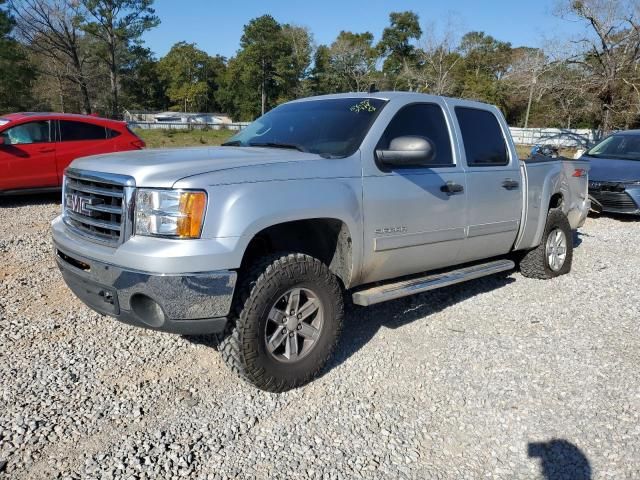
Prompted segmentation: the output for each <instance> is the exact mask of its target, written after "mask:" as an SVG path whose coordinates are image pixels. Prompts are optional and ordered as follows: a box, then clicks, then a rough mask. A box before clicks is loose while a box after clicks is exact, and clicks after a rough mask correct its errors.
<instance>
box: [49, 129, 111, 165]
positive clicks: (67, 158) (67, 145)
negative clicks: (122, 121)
mask: <svg viewBox="0 0 640 480" xmlns="http://www.w3.org/2000/svg"><path fill="white" fill-rule="evenodd" d="M58 132H59V134H58V144H57V149H56V150H57V154H56V162H57V164H58V172H59V175H60V177H62V174H63V172H64V169H65V168H67V167H68V166H69V164H70V163H71V162H72V161H74V160H75V159H76V158H80V157H86V156H88V155H97V154H100V153H111V152H112V151H113V146H112V144H111V142H110V141H109V140H108V139H107V133H108V129H107V128H105V127H104V126H102V125H97V124H94V123H88V122H81V121H75V120H59V121H58Z"/></svg>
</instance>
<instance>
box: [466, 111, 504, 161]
mask: <svg viewBox="0 0 640 480" xmlns="http://www.w3.org/2000/svg"><path fill="white" fill-rule="evenodd" d="M455 112H456V118H457V119H458V125H460V133H461V134H462V141H463V143H464V151H465V154H466V157H467V165H469V166H470V167H495V166H503V165H508V164H509V154H508V152H507V144H506V143H505V141H504V136H503V134H502V129H501V128H500V123H499V122H498V119H497V118H496V116H495V115H494V114H493V113H491V112H490V111H488V110H480V109H478V108H469V107H456V108H455Z"/></svg>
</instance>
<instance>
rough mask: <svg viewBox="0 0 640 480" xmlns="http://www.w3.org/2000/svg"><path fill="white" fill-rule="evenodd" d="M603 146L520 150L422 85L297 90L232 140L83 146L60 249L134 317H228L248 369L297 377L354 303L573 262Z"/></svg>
mask: <svg viewBox="0 0 640 480" xmlns="http://www.w3.org/2000/svg"><path fill="white" fill-rule="evenodd" d="M588 170H589V164H588V162H584V161H565V160H555V159H554V160H551V159H549V160H545V159H542V160H538V161H532V162H523V161H521V160H519V158H518V155H517V153H516V149H515V146H514V144H513V141H512V139H511V136H510V133H509V128H508V127H507V124H506V123H505V120H504V118H503V116H502V115H501V113H500V111H499V110H498V109H497V108H495V107H493V106H490V105H485V104H482V103H477V102H470V101H463V100H456V99H450V98H442V97H435V96H429V95H423V94H415V93H400V92H393V93H381V92H379V93H372V94H360V93H354V94H341V95H330V96H322V97H313V98H307V99H302V100H296V101H293V102H289V103H286V104H284V105H281V106H279V107H278V108H275V109H273V110H272V111H270V112H269V113H267V114H266V115H264V116H263V117H261V118H259V119H258V120H256V121H255V122H253V123H252V124H250V125H249V126H248V127H247V128H246V129H244V130H243V131H241V132H239V133H238V134H237V135H235V136H234V137H232V138H231V139H230V140H229V141H228V142H227V143H226V144H224V145H223V146H220V147H216V148H208V147H203V148H190V149H172V150H146V151H136V152H126V153H116V154H110V155H100V156H94V157H88V158H83V159H79V160H76V161H75V162H74V163H73V164H72V165H71V167H70V168H69V169H68V170H67V171H66V176H65V180H64V186H63V212H62V215H60V216H59V217H58V218H56V219H55V220H54V221H53V224H52V231H53V240H54V245H55V256H56V260H57V263H58V265H59V267H60V270H61V271H62V275H63V277H64V279H65V281H66V283H67V284H68V286H69V287H70V289H71V290H72V291H73V292H74V293H75V294H76V295H77V296H78V297H79V298H80V299H81V300H82V301H84V302H85V303H86V304H87V305H89V306H90V307H91V308H93V309H94V310H96V311H97V312H100V313H102V314H105V315H109V316H112V317H115V318H117V319H119V320H121V321H123V322H126V323H129V324H131V325H136V326H140V327H147V328H151V329H155V330H160V331H166V332H173V333H180V334H188V335H195V334H211V333H213V334H217V336H218V338H219V344H218V347H219V350H220V351H221V353H222V355H223V357H224V359H225V360H226V361H227V363H228V364H229V365H230V366H231V367H232V369H233V370H234V371H236V372H237V373H239V374H240V375H241V376H242V377H244V378H245V379H247V380H248V381H250V382H252V383H253V384H255V385H256V386H258V387H260V388H262V389H265V390H269V391H282V390H286V389H290V388H293V387H296V386H299V385H301V384H303V383H305V382H307V381H309V380H310V379H311V378H313V377H314V376H315V375H317V374H318V372H319V371H320V370H321V369H322V367H323V365H324V364H325V363H326V362H327V360H328V358H329V357H330V355H331V353H332V352H333V350H334V348H335V346H336V343H337V341H338V338H339V334H340V332H341V329H342V321H343V305H344V300H345V298H347V297H348V298H349V299H350V300H351V301H352V302H353V303H355V304H356V305H362V306H367V305H372V304H376V303H379V302H383V301H386V300H392V299H396V298H399V297H403V296H406V295H411V294H415V293H420V292H424V291H427V290H432V289H435V288H439V287H443V286H447V285H451V284H454V283H458V282H463V281H466V280H470V279H474V278H478V277H481V276H484V275H490V274H494V273H497V272H502V271H507V270H511V269H513V268H515V266H516V263H518V264H519V268H520V271H521V272H522V274H523V275H525V276H529V277H535V278H542V279H546V278H552V277H556V276H558V275H562V274H564V273H567V272H568V271H569V270H570V268H571V260H572V253H573V249H572V247H573V245H572V229H575V228H578V227H580V226H581V225H582V224H583V222H584V220H585V218H586V216H587V212H588V210H589V200H588V195H587V183H588V182H587V174H588Z"/></svg>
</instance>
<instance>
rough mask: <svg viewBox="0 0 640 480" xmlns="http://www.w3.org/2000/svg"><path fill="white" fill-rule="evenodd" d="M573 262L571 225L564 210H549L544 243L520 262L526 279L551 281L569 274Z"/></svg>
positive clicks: (543, 237)
mask: <svg viewBox="0 0 640 480" xmlns="http://www.w3.org/2000/svg"><path fill="white" fill-rule="evenodd" d="M572 261H573V237H572V235H571V225H569V220H567V217H566V215H565V214H564V213H562V210H559V209H552V210H549V213H548V215H547V224H546V225H545V229H544V235H543V236H542V242H540V245H538V247H537V248H534V249H533V250H529V251H528V252H527V253H526V254H525V255H524V257H523V258H522V260H520V272H521V273H522V274H523V275H524V276H525V277H531V278H539V279H549V278H554V277H557V276H559V275H564V274H565V273H569V271H570V270H571V263H572Z"/></svg>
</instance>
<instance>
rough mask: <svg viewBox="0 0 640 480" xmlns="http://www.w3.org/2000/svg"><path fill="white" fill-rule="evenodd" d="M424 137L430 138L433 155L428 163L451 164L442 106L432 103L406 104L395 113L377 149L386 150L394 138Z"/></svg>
mask: <svg viewBox="0 0 640 480" xmlns="http://www.w3.org/2000/svg"><path fill="white" fill-rule="evenodd" d="M406 136H412V137H424V138H428V139H429V140H431V143H432V144H433V146H434V148H435V155H434V158H433V160H432V161H431V163H430V164H429V165H426V166H433V167H447V166H453V155H452V153H451V138H450V137H449V128H448V127H447V122H446V120H445V118H444V113H443V112H442V108H440V107H439V106H438V105H436V104H433V103H419V104H414V105H408V106H406V107H404V108H402V109H401V110H400V111H399V112H398V113H396V115H395V117H393V120H391V123H389V125H388V126H387V129H386V130H385V131H384V133H383V134H382V137H381V138H380V141H379V142H378V146H377V149H381V150H386V149H388V148H389V144H390V143H391V141H392V140H393V139H394V138H398V137H406Z"/></svg>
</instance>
